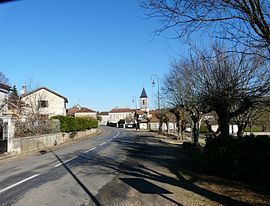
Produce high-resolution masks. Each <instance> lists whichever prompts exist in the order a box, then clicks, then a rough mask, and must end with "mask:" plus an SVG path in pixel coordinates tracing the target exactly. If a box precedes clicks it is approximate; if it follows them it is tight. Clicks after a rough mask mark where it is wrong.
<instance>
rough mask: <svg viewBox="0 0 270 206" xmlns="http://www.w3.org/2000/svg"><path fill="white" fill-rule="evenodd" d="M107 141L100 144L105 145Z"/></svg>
mask: <svg viewBox="0 0 270 206" xmlns="http://www.w3.org/2000/svg"><path fill="white" fill-rule="evenodd" d="M106 143H107V142H103V143H101V144H100V145H99V146H102V145H104V144H106Z"/></svg>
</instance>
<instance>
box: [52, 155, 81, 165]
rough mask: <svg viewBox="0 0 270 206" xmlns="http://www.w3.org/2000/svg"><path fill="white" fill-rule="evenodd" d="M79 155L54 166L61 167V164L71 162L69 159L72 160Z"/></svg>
mask: <svg viewBox="0 0 270 206" xmlns="http://www.w3.org/2000/svg"><path fill="white" fill-rule="evenodd" d="M77 157H78V156H74V157H72V158H70V159H68V160H66V161H64V162H61V163H59V164H57V165H55V166H54V167H59V166H60V165H62V164H65V163H67V162H69V161H71V160H74V159H76V158H77Z"/></svg>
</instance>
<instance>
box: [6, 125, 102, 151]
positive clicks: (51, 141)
mask: <svg viewBox="0 0 270 206" xmlns="http://www.w3.org/2000/svg"><path fill="white" fill-rule="evenodd" d="M96 132H97V129H90V130H87V131H83V132H71V133H64V132H60V133H54V134H45V135H38V136H30V137H22V138H11V139H10V144H9V151H8V152H10V153H18V154H20V153H26V152H31V151H36V150H41V149H44V148H47V147H53V146H56V145H58V144H61V143H63V142H68V141H71V140H72V139H79V138H82V137H86V136H89V135H91V134H94V133H96Z"/></svg>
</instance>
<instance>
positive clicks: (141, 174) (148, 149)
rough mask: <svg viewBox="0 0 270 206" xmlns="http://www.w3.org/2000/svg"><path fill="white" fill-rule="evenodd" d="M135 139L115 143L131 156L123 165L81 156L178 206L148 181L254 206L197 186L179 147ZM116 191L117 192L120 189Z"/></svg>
mask: <svg viewBox="0 0 270 206" xmlns="http://www.w3.org/2000/svg"><path fill="white" fill-rule="evenodd" d="M135 138H136V141H135V142H134V137H127V138H123V139H119V140H117V141H115V142H117V143H118V146H119V147H120V148H121V149H122V150H124V151H125V152H126V153H127V154H128V158H127V159H126V160H125V161H124V162H122V163H119V162H116V161H115V160H114V159H113V158H110V157H105V156H99V155H98V154H96V155H95V156H94V157H91V158H88V157H85V156H80V158H86V159H87V162H88V163H90V165H92V166H93V165H99V166H102V167H107V168H110V169H111V171H117V172H120V173H122V174H125V175H128V176H131V177H132V178H131V179H130V178H124V179H122V181H123V182H125V183H126V184H128V185H129V186H131V187H133V188H134V189H136V190H138V191H139V192H141V193H151V194H159V195H162V197H164V198H166V199H167V200H169V201H171V202H172V203H174V204H177V205H181V204H180V203H178V202H176V201H175V200H173V199H170V198H168V197H166V196H165V194H170V193H171V192H170V191H167V190H161V189H162V188H159V187H158V186H156V185H153V184H152V183H150V182H149V181H147V180H154V181H158V182H160V183H166V184H169V185H173V186H176V187H179V188H183V189H185V190H188V191H191V192H193V193H196V194H198V195H201V196H203V197H205V198H207V199H209V200H212V201H215V202H217V203H219V204H222V205H241V206H242V205H250V204H248V203H245V202H242V201H238V200H235V199H232V198H230V197H228V196H225V195H221V194H217V193H215V192H212V191H209V190H207V189H205V188H202V187H199V186H197V185H196V184H194V183H195V181H196V179H197V177H196V176H192V175H191V174H189V173H188V172H186V171H188V169H189V168H186V164H185V162H184V159H183V154H181V152H180V150H179V146H171V145H166V144H163V143H160V142H158V141H157V140H156V139H154V138H152V137H147V139H146V138H145V137H138V136H137V137H135ZM144 162H152V163H154V164H157V165H160V166H162V167H165V168H167V169H169V170H170V171H171V172H172V173H174V174H175V176H176V177H177V178H173V177H170V176H167V175H164V174H162V173H161V172H158V171H155V170H153V169H152V168H147V167H145V166H144V165H143V163H144ZM87 165H88V164H87ZM87 165H86V166H87ZM101 173H102V171H101ZM182 174H188V175H189V176H192V177H191V179H190V180H188V179H186V178H185V177H184V176H183V175H182ZM114 189H115V190H116V189H117V188H114ZM112 190H113V189H112Z"/></svg>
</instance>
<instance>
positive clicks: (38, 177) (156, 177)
mask: <svg viewBox="0 0 270 206" xmlns="http://www.w3.org/2000/svg"><path fill="white" fill-rule="evenodd" d="M103 130H104V132H103V133H102V134H100V135H98V136H96V137H91V138H89V139H86V140H82V141H78V142H75V143H72V144H68V145H65V146H63V147H60V148H58V149H55V150H53V151H48V152H46V153H44V154H35V155H33V156H27V157H24V158H19V159H12V160H10V161H5V162H2V163H1V164H0V205H21V206H32V205H53V206H58V205H59V206H60V205H61V206H62V205H65V206H69V205H72V206H73V205H80V206H83V205H117V206H118V205H132V206H133V205H149V206H150V205H161V206H166V205H243V203H242V202H241V201H236V200H233V199H231V198H229V197H227V196H224V195H221V194H217V193H215V192H213V191H210V190H209V189H205V188H204V186H198V185H196V184H194V181H195V182H196V178H191V179H190V178H187V177H186V176H185V175H184V173H183V172H181V171H179V170H178V169H176V170H175V169H174V168H175V166H176V165H178V166H179V165H181V166H182V167H183V169H184V168H185V164H186V163H185V162H186V159H187V157H186V155H185V154H183V153H181V151H180V150H179V146H176V145H171V144H166V143H162V142H160V141H159V140H158V138H155V137H153V136H152V135H153V134H152V133H148V132H137V131H134V130H124V129H117V128H109V127H104V128H103ZM182 171H186V169H184V170H182Z"/></svg>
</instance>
